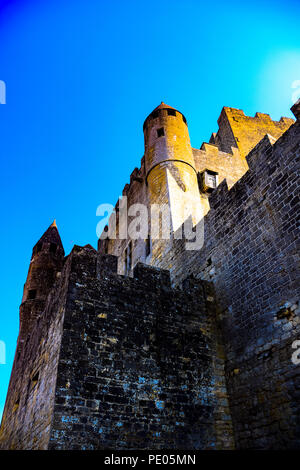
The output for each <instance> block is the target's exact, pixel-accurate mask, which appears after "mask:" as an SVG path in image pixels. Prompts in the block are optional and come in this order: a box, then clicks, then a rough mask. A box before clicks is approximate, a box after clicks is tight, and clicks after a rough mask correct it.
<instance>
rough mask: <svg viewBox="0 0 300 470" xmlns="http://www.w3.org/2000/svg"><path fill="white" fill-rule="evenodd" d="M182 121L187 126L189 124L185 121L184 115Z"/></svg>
mask: <svg viewBox="0 0 300 470" xmlns="http://www.w3.org/2000/svg"><path fill="white" fill-rule="evenodd" d="M182 120H183V122H184V123H185V124H187V122H186V119H185V117H184V115H182Z"/></svg>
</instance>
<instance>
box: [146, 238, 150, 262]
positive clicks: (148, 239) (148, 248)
mask: <svg viewBox="0 0 300 470" xmlns="http://www.w3.org/2000/svg"><path fill="white" fill-rule="evenodd" d="M150 252H151V238H150V235H148V238H147V239H146V257H147V256H149V255H150Z"/></svg>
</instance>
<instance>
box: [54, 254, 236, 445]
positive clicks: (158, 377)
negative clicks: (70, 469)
mask: <svg viewBox="0 0 300 470" xmlns="http://www.w3.org/2000/svg"><path fill="white" fill-rule="evenodd" d="M93 259H94V262H93ZM95 262H96V255H87V254H86V252H84V250H83V251H82V252H80V251H78V252H77V253H74V254H73V261H72V273H71V276H70V283H69V287H68V292H69V294H68V299H67V309H66V315H65V323H64V332H63V340H62V349H61V356H60V361H59V366H58V381H57V390H56V397H55V408H54V420H53V426H52V431H51V438H50V443H49V448H50V449H104V448H110V449H134V448H135V449H136V448H149V449H162V448H174V449H206V448H207V449H209V448H218V447H221V448H228V447H232V445H233V442H232V429H231V421H230V416H229V410H228V402H227V398H226V390H225V383H224V370H223V355H222V348H221V345H220V344H219V343H218V336H217V334H216V332H215V329H216V327H215V323H214V316H215V304H214V297H213V292H212V291H211V287H210V285H209V284H206V283H202V282H200V283H199V282H193V281H190V283H189V284H186V290H185V291H181V290H178V289H175V290H174V289H172V288H171V287H170V279H169V276H168V273H167V272H160V271H157V270H155V269H154V268H149V267H148V268H146V267H143V266H141V265H138V266H137V267H136V269H135V271H134V278H133V279H131V278H125V277H123V276H118V275H115V274H109V273H108V272H105V274H103V273H102V275H101V271H100V273H99V275H100V279H98V280H97V279H95V266H96V265H95ZM87 263H88V264H87Z"/></svg>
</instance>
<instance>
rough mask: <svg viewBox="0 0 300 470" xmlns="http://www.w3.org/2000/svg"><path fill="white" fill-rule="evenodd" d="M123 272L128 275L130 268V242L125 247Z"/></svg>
mask: <svg viewBox="0 0 300 470" xmlns="http://www.w3.org/2000/svg"><path fill="white" fill-rule="evenodd" d="M124 261H125V274H126V275H128V274H129V272H130V270H131V268H132V242H129V244H128V246H127V248H126V249H125V260H124Z"/></svg>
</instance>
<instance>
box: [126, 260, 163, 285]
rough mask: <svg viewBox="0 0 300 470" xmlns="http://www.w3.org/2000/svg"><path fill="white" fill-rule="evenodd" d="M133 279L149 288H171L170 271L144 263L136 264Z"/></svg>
mask: <svg viewBox="0 0 300 470" xmlns="http://www.w3.org/2000/svg"><path fill="white" fill-rule="evenodd" d="M133 277H134V278H135V279H137V280H139V281H141V282H143V283H145V284H149V285H150V286H157V285H158V284H160V285H164V286H165V287H168V288H170V287H171V276H170V271H168V270H166V269H160V268H156V267H154V266H149V265H147V264H144V263H137V264H136V266H135V267H134V269H133Z"/></svg>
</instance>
